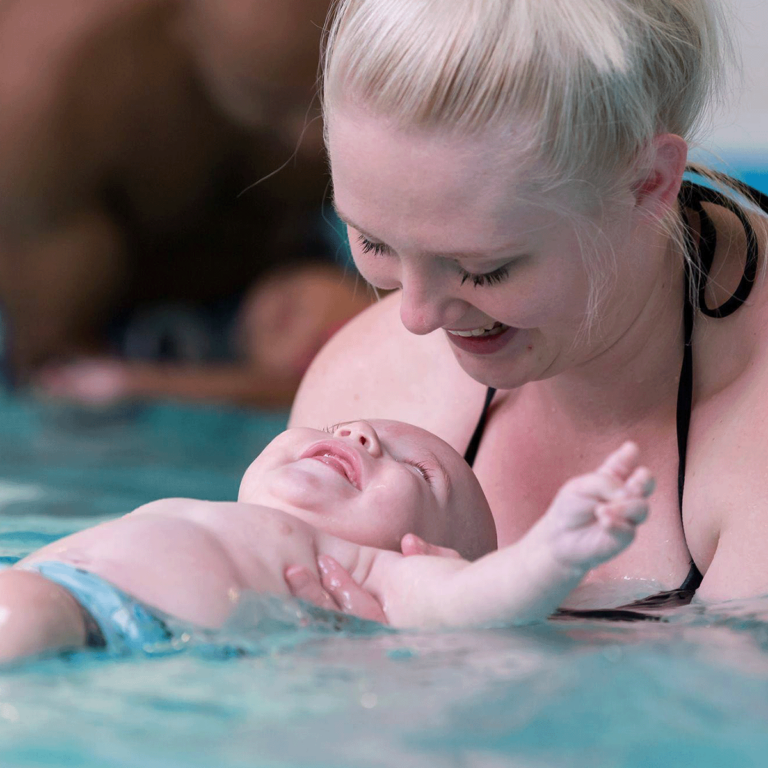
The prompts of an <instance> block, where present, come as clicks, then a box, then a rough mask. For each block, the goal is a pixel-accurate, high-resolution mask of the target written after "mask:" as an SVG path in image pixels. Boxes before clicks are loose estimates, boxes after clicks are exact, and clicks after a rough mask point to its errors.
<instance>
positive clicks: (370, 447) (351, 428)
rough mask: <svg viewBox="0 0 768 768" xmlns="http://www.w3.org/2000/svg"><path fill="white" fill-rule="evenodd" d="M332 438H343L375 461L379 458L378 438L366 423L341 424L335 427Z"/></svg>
mask: <svg viewBox="0 0 768 768" xmlns="http://www.w3.org/2000/svg"><path fill="white" fill-rule="evenodd" d="M333 436H334V437H343V438H346V439H347V440H352V441H354V442H356V443H358V444H359V445H361V446H362V447H363V448H365V450H366V451H368V453H369V454H370V455H371V456H373V458H375V459H376V458H378V457H379V456H381V443H380V442H379V436H378V435H377V434H376V430H375V429H374V428H373V426H372V425H371V424H369V423H368V422H367V421H350V422H347V423H346V424H342V425H341V426H339V427H336V429H335V430H334V432H333Z"/></svg>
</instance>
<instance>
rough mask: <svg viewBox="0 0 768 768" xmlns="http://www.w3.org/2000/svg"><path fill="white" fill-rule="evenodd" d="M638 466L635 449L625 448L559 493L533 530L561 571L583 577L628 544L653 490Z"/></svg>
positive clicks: (648, 476) (626, 445) (645, 513)
mask: <svg viewBox="0 0 768 768" xmlns="http://www.w3.org/2000/svg"><path fill="white" fill-rule="evenodd" d="M639 462H640V451H639V449H638V447H637V445H635V444H634V443H624V445H622V446H621V448H619V449H618V450H617V451H614V452H613V453H612V454H611V455H610V456H608V458H607V459H606V460H605V461H604V462H603V463H602V464H601V465H600V467H598V469H597V470H596V471H594V472H590V473H589V474H586V475H581V476H579V477H576V478H574V479H572V480H569V481H568V482H567V483H566V484H565V485H564V486H563V487H562V488H561V489H560V490H559V491H558V493H557V496H555V499H554V501H553V502H552V504H551V505H550V507H549V509H548V510H547V512H546V514H545V515H544V517H543V518H542V519H541V520H540V521H539V523H538V524H537V526H536V527H537V528H538V529H539V530H538V531H537V533H538V534H539V535H543V536H544V537H545V540H546V543H547V545H548V546H549V547H551V551H552V554H553V555H554V556H555V558H556V559H557V560H558V561H559V562H560V563H561V564H562V565H564V566H566V567H570V568H575V569H577V570H579V571H581V570H584V571H586V570H587V569H589V568H593V567H594V566H596V565H599V564H600V563H603V562H605V561H606V560H609V559H610V558H612V557H614V556H615V555H617V554H619V552H621V551H622V550H623V549H625V548H626V547H627V546H629V544H630V543H631V542H632V540H633V539H634V537H635V531H636V529H637V526H638V525H639V524H640V523H642V522H643V521H644V520H645V519H646V517H647V516H648V501H647V499H648V496H650V495H651V493H652V492H653V488H654V481H653V478H652V477H651V473H650V472H649V470H648V469H647V468H646V467H642V466H639ZM532 533H533V531H532Z"/></svg>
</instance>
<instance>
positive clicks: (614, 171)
mask: <svg viewBox="0 0 768 768" xmlns="http://www.w3.org/2000/svg"><path fill="white" fill-rule="evenodd" d="M732 57H733V48H732V46H731V43H730V38H729V35H728V33H727V24H726V18H725V15H724V10H723V3H722V2H721V1H720V0H337V2H336V5H335V7H334V11H333V14H332V17H331V23H330V25H329V27H328V29H327V32H326V38H325V46H324V58H323V109H324V112H325V116H326V123H325V124H326V126H327V125H328V124H329V122H330V119H332V114H333V111H334V109H335V108H337V107H338V106H339V105H341V104H343V103H347V104H350V103H351V104H353V105H358V106H362V107H363V108H365V109H366V110H368V111H370V112H372V113H373V114H376V115H381V116H383V117H385V118H386V119H387V120H389V121H392V122H393V123H394V124H395V125H397V126H399V127H402V128H405V129H410V128H416V129H418V128H425V129H437V130H440V131H448V132H450V133H453V134H458V135H460V136H461V135H467V136H472V135H477V134H480V133H483V132H486V131H488V130H491V131H493V130H497V131H501V132H506V135H508V136H509V138H510V145H509V146H510V149H512V150H513V151H515V152H516V159H518V160H519V161H522V162H525V161H528V162H529V164H530V167H532V168H534V169H535V172H536V175H534V176H529V177H528V178H527V179H526V181H527V182H530V188H531V189H532V190H533V191H539V192H549V191H552V190H554V189H556V188H558V187H560V186H564V185H573V186H575V187H576V188H578V190H579V191H578V197H579V198H580V201H585V202H586V205H587V206H589V207H590V208H592V207H593V206H594V203H596V204H597V208H598V210H602V211H604V210H605V209H606V208H610V205H609V203H610V201H611V200H612V199H613V196H614V195H615V194H616V192H617V190H620V189H622V188H623V189H624V190H627V189H628V186H627V185H628V183H629V182H632V181H641V180H642V172H643V170H644V168H646V167H648V166H647V165H646V163H647V162H648V161H649V160H650V154H649V153H650V152H651V151H652V149H653V144H652V140H653V138H654V137H655V136H656V135H658V134H659V133H673V134H676V135H678V136H681V137H682V138H683V139H685V140H686V141H687V142H688V143H689V144H691V143H695V141H696V139H697V136H698V131H699V129H700V128H701V126H702V123H703V121H704V119H705V116H706V115H707V108H708V106H709V105H710V103H711V102H712V101H713V99H714V98H716V97H717V96H718V95H719V94H720V93H721V92H722V91H721V85H722V83H723V79H724V64H725V62H726V60H728V59H730V58H732ZM502 135H505V134H504V133H502ZM521 150H522V151H521ZM691 169H692V170H693V172H694V173H697V174H699V175H702V176H704V177H706V179H707V181H708V182H709V183H711V184H713V185H714V186H717V187H720V188H721V189H723V191H724V192H725V193H726V194H729V195H730V196H733V189H730V188H729V184H728V182H727V181H726V182H723V177H722V176H721V175H719V174H716V173H714V172H712V171H710V170H709V169H708V168H707V167H706V166H704V165H701V164H698V165H696V166H691ZM736 194H737V196H738V197H739V198H740V200H736V201H735V202H736V204H737V205H742V203H746V205H747V207H750V200H749V199H748V195H745V194H744V193H743V192H739V191H737V193H736ZM573 197H576V195H574V196H573ZM579 207H582V206H579ZM561 212H562V213H565V214H566V215H568V214H569V212H568V211H561ZM570 213H571V214H573V215H574V217H575V218H579V219H581V220H582V221H583V222H584V223H585V224H587V225H592V226H591V230H592V231H591V234H590V233H589V232H588V229H589V228H590V227H588V228H586V229H584V231H583V234H584V236H585V237H587V238H588V239H591V240H592V242H593V243H594V242H596V240H595V238H600V237H601V236H602V232H601V227H600V225H599V224H597V226H594V225H595V224H596V223H597V222H596V220H594V219H593V217H588V216H587V217H585V216H579V215H578V214H577V213H576V210H575V209H574V211H571V212H570ZM598 218H599V217H598ZM659 225H660V226H661V227H662V228H663V230H664V231H665V233H666V234H667V235H668V236H669V237H670V239H671V241H672V242H673V243H674V244H675V245H676V250H677V251H678V252H680V253H682V254H683V258H684V259H685V260H686V261H688V264H689V268H690V269H691V270H692V271H693V272H696V271H697V270H698V268H699V267H698V265H697V264H696V263H694V262H695V259H694V258H693V256H692V254H691V253H689V251H688V249H687V248H686V239H685V224H684V223H683V221H682V218H681V216H680V215H679V212H678V211H677V210H676V209H673V210H670V211H669V212H668V215H667V216H665V218H664V219H663V220H662V221H660V222H659ZM589 250H594V251H597V250H599V249H589ZM582 257H583V258H584V261H585V266H586V268H587V272H588V274H589V282H590V297H589V307H588V311H587V317H586V324H585V328H587V330H589V327H590V326H591V324H592V321H593V320H594V319H595V318H596V317H597V314H598V312H597V310H598V304H599V298H600V295H601V294H602V293H603V289H604V288H605V286H606V284H607V283H609V282H611V281H612V274H613V272H614V270H613V267H614V266H615V263H614V264H612V263H607V262H606V261H605V260H603V261H602V263H601V261H600V260H599V259H598V260H596V259H593V258H587V254H585V253H584V249H583V248H582ZM690 290H691V298H692V300H693V301H694V303H697V299H698V297H697V295H695V291H694V286H693V284H691V285H690Z"/></svg>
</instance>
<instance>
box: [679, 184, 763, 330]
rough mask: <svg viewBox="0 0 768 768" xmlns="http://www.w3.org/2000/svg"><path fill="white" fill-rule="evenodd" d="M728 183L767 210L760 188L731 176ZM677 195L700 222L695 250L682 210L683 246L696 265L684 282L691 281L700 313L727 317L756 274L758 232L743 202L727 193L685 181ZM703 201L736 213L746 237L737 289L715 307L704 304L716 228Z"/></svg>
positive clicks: (750, 288) (715, 241) (742, 300)
mask: <svg viewBox="0 0 768 768" xmlns="http://www.w3.org/2000/svg"><path fill="white" fill-rule="evenodd" d="M729 183H731V184H732V185H733V187H734V189H736V191H738V192H741V193H742V194H744V195H746V196H747V197H751V198H752V199H753V200H755V202H757V203H758V204H759V205H760V206H761V207H762V208H763V209H764V210H766V211H768V197H766V196H765V195H763V194H762V193H761V192H758V191H757V190H756V189H752V188H751V187H747V186H746V185H744V184H741V183H740V182H737V181H736V180H734V179H731V180H730V181H729ZM680 198H681V199H680V201H681V203H682V206H683V207H684V208H690V209H691V210H693V211H695V212H696V213H697V214H698V216H699V220H700V222H701V224H700V227H701V237H700V240H699V249H698V251H695V250H694V246H693V242H692V240H691V239H690V227H689V223H688V219H687V217H685V213H684V214H683V215H684V219H685V225H686V248H687V250H688V254H689V256H690V258H689V259H688V261H690V260H691V258H693V259H695V261H696V264H697V266H698V269H697V270H695V274H691V272H690V270H689V271H688V272H687V273H686V278H687V280H686V283H687V285H689V286H690V285H692V286H693V287H694V290H695V291H696V294H697V296H698V303H699V309H700V311H701V312H702V314H704V315H707V316H708V317H716V318H720V317H728V315H732V314H733V313H734V312H735V311H736V310H737V309H738V308H739V307H741V306H742V305H743V304H744V302H745V301H746V300H747V298H748V297H749V294H750V292H751V290H752V286H753V284H754V282H755V277H756V276H757V264H758V255H759V249H758V242H757V235H756V234H755V230H754V227H753V226H752V222H751V221H750V220H749V217H748V216H747V214H746V212H745V211H744V209H743V208H742V206H740V205H738V203H736V202H735V201H734V200H732V199H731V198H729V197H727V196H726V195H723V194H721V193H720V192H718V191H717V190H714V189H710V188H709V187H702V186H701V185H699V184H694V183H692V182H690V181H685V182H683V185H682V187H681V189H680ZM704 203H711V204H712V205H717V206H720V207H721V208H725V209H726V210H728V211H730V212H731V213H733V214H734V215H735V216H737V217H738V219H739V221H740V222H741V226H742V227H743V228H744V234H745V235H746V237H747V258H746V262H745V264H744V271H743V273H742V275H741V280H740V281H739V284H738V286H737V287H736V290H735V291H734V292H733V295H732V296H730V298H728V299H727V300H726V301H725V302H724V303H723V304H721V305H720V306H719V307H714V308H710V307H708V306H707V302H706V296H705V292H706V288H707V279H708V277H709V272H710V270H711V269H712V262H713V261H714V258H715V249H716V247H717V230H716V229H715V226H714V224H713V223H712V219H710V218H709V216H708V215H707V213H706V211H705V210H704V206H703V204H704Z"/></svg>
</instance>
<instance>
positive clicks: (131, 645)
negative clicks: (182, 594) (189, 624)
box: [21, 561, 172, 653]
mask: <svg viewBox="0 0 768 768" xmlns="http://www.w3.org/2000/svg"><path fill="white" fill-rule="evenodd" d="M21 567H22V568H24V570H27V571H37V572H38V573H39V574H40V575H41V576H43V577H45V578H46V579H48V581H52V582H54V584H58V585H59V586H61V587H64V589H66V590H67V592H69V593H70V594H71V595H72V596H73V597H74V598H75V600H77V602H78V603H79V604H80V607H81V608H82V609H83V612H84V615H85V619H86V630H87V640H86V644H87V645H88V646H89V647H91V648H103V649H105V650H107V651H110V652H112V653H125V652H129V651H144V652H146V653H151V652H152V651H153V650H154V649H155V647H156V646H157V645H158V644H162V645H163V646H165V647H167V644H168V641H169V640H170V639H171V638H172V634H171V632H170V631H169V629H168V627H167V626H166V625H165V622H164V621H163V620H162V619H161V618H160V615H159V612H158V613H155V612H153V610H152V609H151V608H150V607H149V606H146V605H143V604H142V603H140V602H139V601H137V600H136V599H135V598H133V597H131V596H130V595H129V594H127V593H125V592H123V591H122V590H120V589H118V588H117V587H115V586H114V585H113V584H110V583H109V582H108V581H105V580H104V579H102V578H101V577H100V576H97V575H96V574H95V573H89V572H88V571H84V570H83V569H82V568H77V567H76V566H74V565H70V564H68V563H59V562H56V561H50V562H42V563H32V564H30V565H24V566H21Z"/></svg>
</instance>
